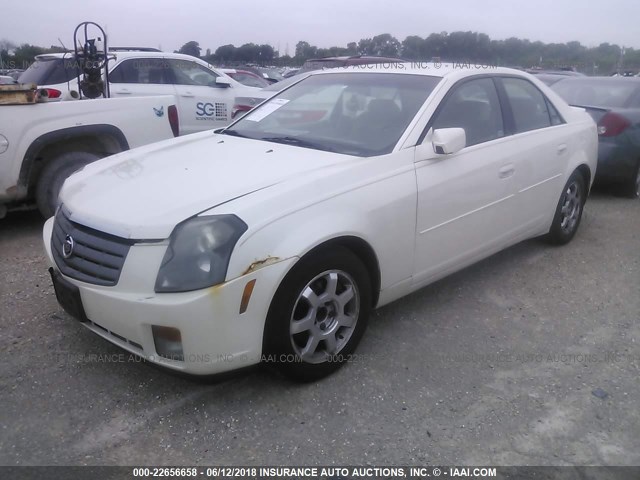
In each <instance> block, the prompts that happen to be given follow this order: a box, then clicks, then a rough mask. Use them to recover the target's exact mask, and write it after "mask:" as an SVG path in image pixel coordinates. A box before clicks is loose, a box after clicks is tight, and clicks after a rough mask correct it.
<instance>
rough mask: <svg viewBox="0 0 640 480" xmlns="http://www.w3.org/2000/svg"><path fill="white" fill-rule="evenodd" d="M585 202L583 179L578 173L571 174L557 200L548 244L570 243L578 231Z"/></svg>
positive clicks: (585, 190)
mask: <svg viewBox="0 0 640 480" xmlns="http://www.w3.org/2000/svg"><path fill="white" fill-rule="evenodd" d="M586 200H587V189H586V187H585V181H584V177H583V176H582V175H581V174H580V172H573V174H572V175H571V176H570V177H569V180H567V183H566V185H565V186H564V189H563V190H562V194H561V195H560V199H559V200H558V206H557V207H556V213H555V215H554V217H553V223H552V224H551V229H550V230H549V233H548V235H547V240H548V241H549V243H552V244H555V245H564V244H566V243H569V242H570V241H571V239H572V238H573V237H574V235H575V234H576V232H577V231H578V226H579V225H580V220H581V219H582V211H583V209H584V203H585V202H586Z"/></svg>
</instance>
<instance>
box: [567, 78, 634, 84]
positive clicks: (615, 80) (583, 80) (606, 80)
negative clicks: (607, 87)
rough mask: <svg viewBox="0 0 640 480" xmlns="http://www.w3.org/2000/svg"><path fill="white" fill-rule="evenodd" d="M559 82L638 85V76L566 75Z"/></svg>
mask: <svg viewBox="0 0 640 480" xmlns="http://www.w3.org/2000/svg"><path fill="white" fill-rule="evenodd" d="M561 82H563V83H566V82H571V83H600V84H605V83H608V84H611V85H620V84H625V83H626V84H629V85H637V86H640V78H638V77H586V76H585V77H567V78H563V79H562V80H561Z"/></svg>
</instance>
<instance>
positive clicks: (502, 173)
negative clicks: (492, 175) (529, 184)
mask: <svg viewBox="0 0 640 480" xmlns="http://www.w3.org/2000/svg"><path fill="white" fill-rule="evenodd" d="M515 171H516V166H515V165H514V164H513V163H510V164H508V165H505V166H504V167H502V168H500V170H498V176H499V177H500V178H508V177H510V176H511V175H513V174H514V173H515Z"/></svg>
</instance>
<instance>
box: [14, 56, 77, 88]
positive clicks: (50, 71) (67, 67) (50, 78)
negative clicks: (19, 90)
mask: <svg viewBox="0 0 640 480" xmlns="http://www.w3.org/2000/svg"><path fill="white" fill-rule="evenodd" d="M79 74H80V68H79V66H78V64H77V63H76V61H75V60H73V59H71V58H65V59H64V60H63V59H62V58H54V59H47V60H36V61H35V62H34V63H33V64H32V65H31V66H30V67H29V68H28V69H27V70H26V71H25V72H24V73H23V74H22V75H21V76H20V82H21V83H35V84H37V85H55V84H56V83H65V82H68V81H70V80H73V79H75V78H76V77H77V76H78V75H79Z"/></svg>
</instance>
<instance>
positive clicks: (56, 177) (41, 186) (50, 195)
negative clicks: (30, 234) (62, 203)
mask: <svg viewBox="0 0 640 480" xmlns="http://www.w3.org/2000/svg"><path fill="white" fill-rule="evenodd" d="M99 158H100V157H99V156H98V155H95V154H93V153H88V152H67V153H63V154H62V155H60V156H58V157H56V158H54V159H53V160H50V161H49V162H48V163H47V164H46V165H45V167H44V168H43V169H42V173H41V174H40V178H39V179H38V184H37V186H36V202H37V204H38V210H40V213H42V216H43V217H44V218H49V217H52V216H53V215H54V214H55V212H56V208H57V206H58V194H59V193H60V189H61V188H62V184H63V183H64V181H65V180H66V179H67V178H68V177H69V176H70V175H71V174H72V173H73V172H75V171H76V170H79V169H80V168H82V167H84V166H85V165H88V164H90V163H91V162H95V161H96V160H98V159H99Z"/></svg>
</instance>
